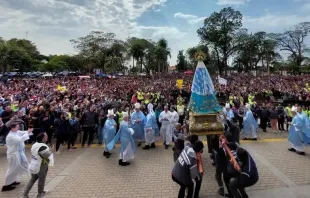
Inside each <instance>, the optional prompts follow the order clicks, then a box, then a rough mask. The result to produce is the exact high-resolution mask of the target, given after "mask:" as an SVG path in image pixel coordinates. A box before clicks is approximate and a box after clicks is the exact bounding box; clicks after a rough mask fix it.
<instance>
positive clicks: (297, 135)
mask: <svg viewBox="0 0 310 198" xmlns="http://www.w3.org/2000/svg"><path fill="white" fill-rule="evenodd" d="M303 126H304V125H303V121H302V118H301V116H299V115H295V116H294V117H293V120H292V125H291V126H290V128H289V134H288V140H289V141H290V143H291V144H293V145H294V146H296V147H302V146H303V133H302V129H303Z"/></svg>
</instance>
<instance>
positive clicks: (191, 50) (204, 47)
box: [186, 45, 210, 69]
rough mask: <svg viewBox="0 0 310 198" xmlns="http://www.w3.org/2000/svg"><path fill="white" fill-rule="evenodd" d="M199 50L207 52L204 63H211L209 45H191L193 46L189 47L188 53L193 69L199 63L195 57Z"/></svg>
mask: <svg viewBox="0 0 310 198" xmlns="http://www.w3.org/2000/svg"><path fill="white" fill-rule="evenodd" d="M199 51H201V52H203V53H205V54H206V59H205V60H204V64H205V65H208V64H209V61H210V54H209V48H208V46H207V45H198V46H196V47H191V48H189V49H187V51H186V54H187V56H188V58H189V60H190V63H191V68H192V69H195V67H196V65H197V61H196V59H195V54H196V53H197V52H199Z"/></svg>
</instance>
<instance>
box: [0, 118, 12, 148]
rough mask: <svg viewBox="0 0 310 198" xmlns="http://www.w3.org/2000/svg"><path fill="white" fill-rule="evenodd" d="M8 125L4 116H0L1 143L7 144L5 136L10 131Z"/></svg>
mask: <svg viewBox="0 0 310 198" xmlns="http://www.w3.org/2000/svg"><path fill="white" fill-rule="evenodd" d="M9 131H10V130H9V129H8V127H7V126H6V125H5V124H4V123H3V122H2V118H1V117H0V144H1V145H5V144H6V142H5V138H6V136H7V135H8V133H9Z"/></svg>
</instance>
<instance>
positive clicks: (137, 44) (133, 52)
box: [128, 37, 153, 72]
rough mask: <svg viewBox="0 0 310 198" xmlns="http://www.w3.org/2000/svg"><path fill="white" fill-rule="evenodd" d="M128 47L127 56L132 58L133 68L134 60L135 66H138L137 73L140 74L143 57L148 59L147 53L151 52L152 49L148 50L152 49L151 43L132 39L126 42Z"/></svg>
mask: <svg viewBox="0 0 310 198" xmlns="http://www.w3.org/2000/svg"><path fill="white" fill-rule="evenodd" d="M128 46H129V50H128V51H129V54H130V56H132V61H133V63H132V65H133V67H135V62H134V61H135V60H136V63H137V65H136V66H138V65H139V71H140V72H142V70H143V65H144V59H145V57H146V56H148V57H150V54H149V53H150V52H153V49H152V50H150V49H151V48H152V47H153V43H152V41H148V40H146V39H140V38H136V37H133V38H130V39H129V40H128Z"/></svg>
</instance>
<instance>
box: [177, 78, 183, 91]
mask: <svg viewBox="0 0 310 198" xmlns="http://www.w3.org/2000/svg"><path fill="white" fill-rule="evenodd" d="M177 87H178V88H179V89H182V88H183V79H178V80H177Z"/></svg>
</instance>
